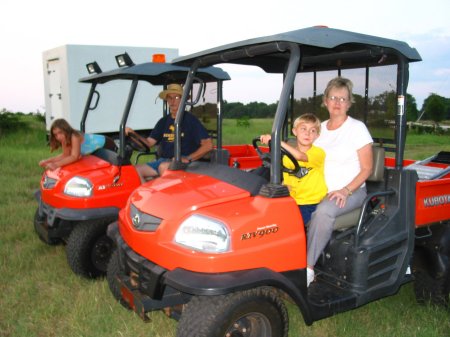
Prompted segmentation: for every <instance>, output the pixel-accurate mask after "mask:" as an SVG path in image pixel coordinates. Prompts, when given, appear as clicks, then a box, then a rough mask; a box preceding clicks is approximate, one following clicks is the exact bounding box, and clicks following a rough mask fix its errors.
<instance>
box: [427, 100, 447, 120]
mask: <svg viewBox="0 0 450 337" xmlns="http://www.w3.org/2000/svg"><path fill="white" fill-rule="evenodd" d="M422 109H423V111H424V116H425V118H426V119H431V120H432V121H433V122H435V123H436V125H438V124H439V122H441V121H443V120H444V119H445V117H446V116H447V106H446V99H445V98H444V97H442V96H439V95H437V94H431V95H430V96H428V97H427V98H426V99H425V101H424V102H423V107H422Z"/></svg>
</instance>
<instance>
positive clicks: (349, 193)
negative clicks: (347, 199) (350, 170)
mask: <svg viewBox="0 0 450 337" xmlns="http://www.w3.org/2000/svg"><path fill="white" fill-rule="evenodd" d="M344 188H345V189H346V190H347V192H348V195H352V194H353V192H352V191H351V190H350V189H349V188H348V187H347V186H344Z"/></svg>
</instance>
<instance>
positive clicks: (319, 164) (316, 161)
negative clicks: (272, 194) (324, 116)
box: [260, 113, 327, 225]
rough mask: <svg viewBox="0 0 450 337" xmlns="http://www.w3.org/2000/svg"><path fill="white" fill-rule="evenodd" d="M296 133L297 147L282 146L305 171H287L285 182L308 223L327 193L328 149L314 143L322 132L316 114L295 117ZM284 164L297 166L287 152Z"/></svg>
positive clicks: (265, 141)
mask: <svg viewBox="0 0 450 337" xmlns="http://www.w3.org/2000/svg"><path fill="white" fill-rule="evenodd" d="M292 133H293V134H294V136H295V137H296V144H295V147H294V146H291V145H289V144H288V143H286V142H281V146H282V147H283V148H284V149H285V150H287V151H288V152H290V153H291V154H292V155H293V157H294V158H295V159H296V160H297V161H298V163H299V165H300V166H301V167H302V173H303V174H301V175H293V174H289V173H286V172H284V173H283V183H284V184H285V185H287V186H288V188H289V193H290V195H291V196H292V197H293V198H294V199H295V201H296V202H297V205H298V207H299V209H300V212H301V214H302V218H303V223H304V224H305V225H306V224H307V223H308V222H309V220H310V219H311V214H312V213H313V212H314V211H315V210H316V207H317V204H318V203H319V202H320V201H321V200H322V199H323V198H324V197H325V195H326V194H327V186H326V184H325V176H324V165H325V151H324V150H322V149H321V148H320V147H317V146H314V145H313V142H314V141H315V140H316V139H317V137H319V134H320V120H319V119H318V118H317V117H316V116H315V115H313V114H310V113H307V114H303V115H301V116H299V117H297V118H296V119H295V121H294V126H293V128H292ZM260 139H261V143H263V144H268V143H269V141H270V139H271V136H270V135H262V136H261V137H260ZM283 165H284V166H285V167H287V168H294V165H293V163H291V161H290V160H289V158H287V157H286V156H285V157H283ZM298 176H299V177H298Z"/></svg>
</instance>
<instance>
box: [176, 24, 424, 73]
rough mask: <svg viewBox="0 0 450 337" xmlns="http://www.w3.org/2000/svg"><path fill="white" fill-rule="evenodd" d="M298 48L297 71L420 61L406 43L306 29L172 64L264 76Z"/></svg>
mask: <svg viewBox="0 0 450 337" xmlns="http://www.w3.org/2000/svg"><path fill="white" fill-rule="evenodd" d="M290 43H295V44H297V45H298V46H299V48H300V54H301V61H300V65H299V69H298V72H310V71H321V70H329V69H336V68H339V69H346V68H359V67H365V66H377V65H389V64H396V63H398V60H399V57H402V58H403V59H404V60H406V61H407V62H416V61H421V60H422V59H421V57H420V55H419V53H418V52H417V51H416V49H415V48H411V47H410V46H409V45H408V44H407V43H405V42H402V41H397V40H391V39H386V38H381V37H376V36H371V35H364V34H359V33H354V32H350V31H344V30H339V29H332V28H327V27H310V28H304V29H299V30H294V31H290V32H286V33H281V34H276V35H272V36H265V37H259V38H254V39H250V40H245V41H240V42H235V43H231V44H227V45H223V46H220V47H216V48H212V49H208V50H204V51H201V52H198V53H194V54H191V55H187V56H181V57H178V58H176V59H175V60H173V63H174V64H177V65H184V66H190V65H191V64H192V63H193V62H194V61H195V60H199V61H198V62H199V66H200V67H205V66H211V65H214V64H220V63H235V64H248V65H255V66H259V67H260V68H262V69H263V70H264V71H266V72H268V73H283V72H284V71H285V62H282V61H283V60H284V61H287V59H288V58H289V53H287V51H288V49H289V44H290Z"/></svg>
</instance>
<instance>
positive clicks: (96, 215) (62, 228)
mask: <svg viewBox="0 0 450 337" xmlns="http://www.w3.org/2000/svg"><path fill="white" fill-rule="evenodd" d="M35 198H36V200H37V201H38V209H37V214H36V217H35V220H34V226H35V229H36V231H37V233H38V234H39V236H40V237H41V238H43V239H44V240H45V241H47V242H51V241H52V240H55V239H63V238H66V237H67V236H68V235H69V234H70V232H71V231H72V228H73V223H74V222H77V221H86V220H98V219H106V218H117V217H118V215H119V210H120V209H119V208H117V207H106V208H69V207H64V208H55V207H52V206H51V205H49V204H46V203H45V202H43V201H42V198H41V191H39V190H38V191H36V192H35Z"/></svg>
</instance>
